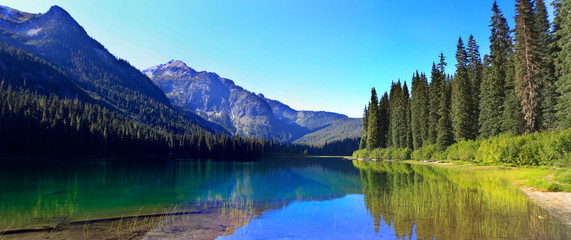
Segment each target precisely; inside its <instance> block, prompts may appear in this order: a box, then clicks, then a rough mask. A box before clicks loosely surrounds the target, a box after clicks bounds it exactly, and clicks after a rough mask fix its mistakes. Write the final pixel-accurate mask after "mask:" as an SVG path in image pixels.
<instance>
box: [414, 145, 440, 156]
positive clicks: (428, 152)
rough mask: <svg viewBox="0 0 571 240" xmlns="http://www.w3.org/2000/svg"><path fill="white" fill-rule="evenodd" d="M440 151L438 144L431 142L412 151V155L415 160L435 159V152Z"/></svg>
mask: <svg viewBox="0 0 571 240" xmlns="http://www.w3.org/2000/svg"><path fill="white" fill-rule="evenodd" d="M438 152H439V147H438V145H437V144H430V145H425V146H422V147H421V148H419V149H416V150H414V152H412V155H411V157H412V159H414V160H430V159H433V156H435V154H436V153H438Z"/></svg>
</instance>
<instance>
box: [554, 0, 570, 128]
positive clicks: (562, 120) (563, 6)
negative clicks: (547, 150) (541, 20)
mask: <svg viewBox="0 0 571 240" xmlns="http://www.w3.org/2000/svg"><path fill="white" fill-rule="evenodd" d="M553 6H554V9H555V19H554V31H555V44H556V47H557V48H558V49H559V50H558V52H556V53H554V55H555V56H554V60H555V69H556V76H557V77H558V81H557V82H556V83H555V86H556V87H557V93H558V94H559V95H560V96H559V98H558V103H557V114H556V115H557V118H558V120H559V127H560V128H564V129H565V128H570V127H571V19H570V18H569V16H571V2H569V1H561V0H556V1H554V2H553Z"/></svg>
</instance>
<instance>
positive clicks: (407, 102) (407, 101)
mask: <svg viewBox="0 0 571 240" xmlns="http://www.w3.org/2000/svg"><path fill="white" fill-rule="evenodd" d="M402 104H404V105H405V108H404V110H405V115H406V118H405V128H406V130H405V132H406V136H405V140H404V143H405V144H404V145H403V146H402V147H407V148H410V149H412V148H413V146H412V128H411V123H410V118H411V115H410V95H409V92H408V86H407V85H406V81H405V82H404V85H403V87H402Z"/></svg>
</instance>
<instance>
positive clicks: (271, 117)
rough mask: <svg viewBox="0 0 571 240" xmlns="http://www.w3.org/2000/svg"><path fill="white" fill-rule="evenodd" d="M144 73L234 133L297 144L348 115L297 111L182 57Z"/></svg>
mask: <svg viewBox="0 0 571 240" xmlns="http://www.w3.org/2000/svg"><path fill="white" fill-rule="evenodd" d="M142 72H143V73H144V74H145V75H147V76H148V77H149V78H150V79H151V80H152V81H153V82H154V83H155V84H156V85H157V86H159V88H161V89H162V90H163V91H164V92H165V94H166V95H167V97H168V98H169V99H170V100H171V103H172V104H173V105H176V106H179V107H181V108H184V109H187V110H190V111H194V112H195V113H197V114H198V115H200V116H202V117H203V118H205V119H207V120H209V121H213V122H215V123H218V124H220V125H222V126H223V127H224V128H225V129H226V130H228V131H229V132H231V133H233V134H238V135H246V136H257V137H262V138H273V139H278V140H280V141H284V142H293V141H295V140H297V139H299V138H301V137H303V136H305V135H307V134H309V133H312V132H315V131H318V130H320V129H321V128H324V127H327V126H330V125H331V124H333V123H334V122H336V121H339V120H342V119H349V118H348V117H347V116H346V115H343V114H339V113H333V112H326V111H304V110H302V111H298V110H295V109H293V108H291V107H290V106H288V105H286V104H284V103H282V102H280V101H278V100H273V99H269V98H266V97H265V96H264V95H263V94H262V93H258V94H256V93H254V92H250V91H248V90H246V89H244V88H242V87H241V86H239V85H237V84H235V82H234V81H232V80H230V79H227V78H224V77H221V76H219V75H218V74H216V73H214V72H208V71H196V70H194V69H193V68H191V67H189V66H188V65H186V63H184V62H183V61H180V60H171V61H169V62H167V63H164V64H159V65H155V66H152V67H149V68H147V69H144V70H143V71H142ZM359 130H360V126H359ZM347 137H349V136H347ZM350 137H352V135H351V136H350Z"/></svg>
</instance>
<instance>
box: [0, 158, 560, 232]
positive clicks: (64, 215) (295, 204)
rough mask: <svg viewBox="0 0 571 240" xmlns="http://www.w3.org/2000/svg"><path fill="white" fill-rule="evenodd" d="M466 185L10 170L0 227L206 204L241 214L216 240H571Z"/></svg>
mask: <svg viewBox="0 0 571 240" xmlns="http://www.w3.org/2000/svg"><path fill="white" fill-rule="evenodd" d="M465 175H466V174H465V173H462V174H459V173H454V172H449V171H444V170H442V169H439V168H437V167H432V166H420V165H414V166H411V165H410V164H402V163H367V164H363V163H361V162H356V161H349V160H344V159H340V158H304V157H271V158H264V159H261V160H259V161H256V162H245V163H244V162H235V163H228V162H215V161H207V160H177V161H173V160H169V161H166V160H159V161H155V162H132V161H129V162H125V161H111V160H101V161H85V160H83V161H79V160H78V161H66V162H65V163H58V164H53V163H46V162H35V163H33V164H31V163H29V162H26V163H24V162H16V161H10V162H9V163H6V164H5V165H4V167H2V168H1V169H0V203H1V206H0V229H13V228H27V227H41V226H53V225H54V224H57V223H58V222H60V221H61V220H62V219H65V220H66V221H81V220H86V219H95V218H106V217H116V216H130V215H135V214H145V213H155V212H161V211H165V210H167V211H168V210H169V209H173V206H183V207H180V208H179V209H183V208H184V207H192V206H193V205H202V206H203V205H209V204H210V205H211V206H216V207H217V208H220V210H221V211H222V210H224V212H226V213H228V212H230V211H232V213H234V211H235V212H237V213H242V214H243V215H244V216H246V217H244V218H240V219H239V221H237V222H238V224H237V225H238V226H237V229H235V230H232V231H228V232H225V233H221V236H219V239H395V238H396V239H569V236H571V235H570V231H569V228H568V227H566V226H565V225H562V224H561V223H559V222H558V221H557V220H555V219H553V218H552V217H550V216H549V215H548V214H547V212H545V211H543V210H542V209H540V208H538V207H537V206H535V205H533V204H532V203H531V202H530V201H528V200H527V199H526V198H525V195H524V194H523V193H522V192H521V191H519V190H518V189H515V188H513V187H512V186H509V185H506V184H498V182H497V181H495V180H493V179H482V180H473V179H471V178H469V176H465ZM471 181H472V182H471ZM473 181H477V184H475V183H474V182H473ZM221 217H222V216H221ZM224 217H227V216H224ZM177 227H180V226H178V225H177ZM182 227H183V228H184V226H182ZM222 235H224V236H222Z"/></svg>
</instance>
